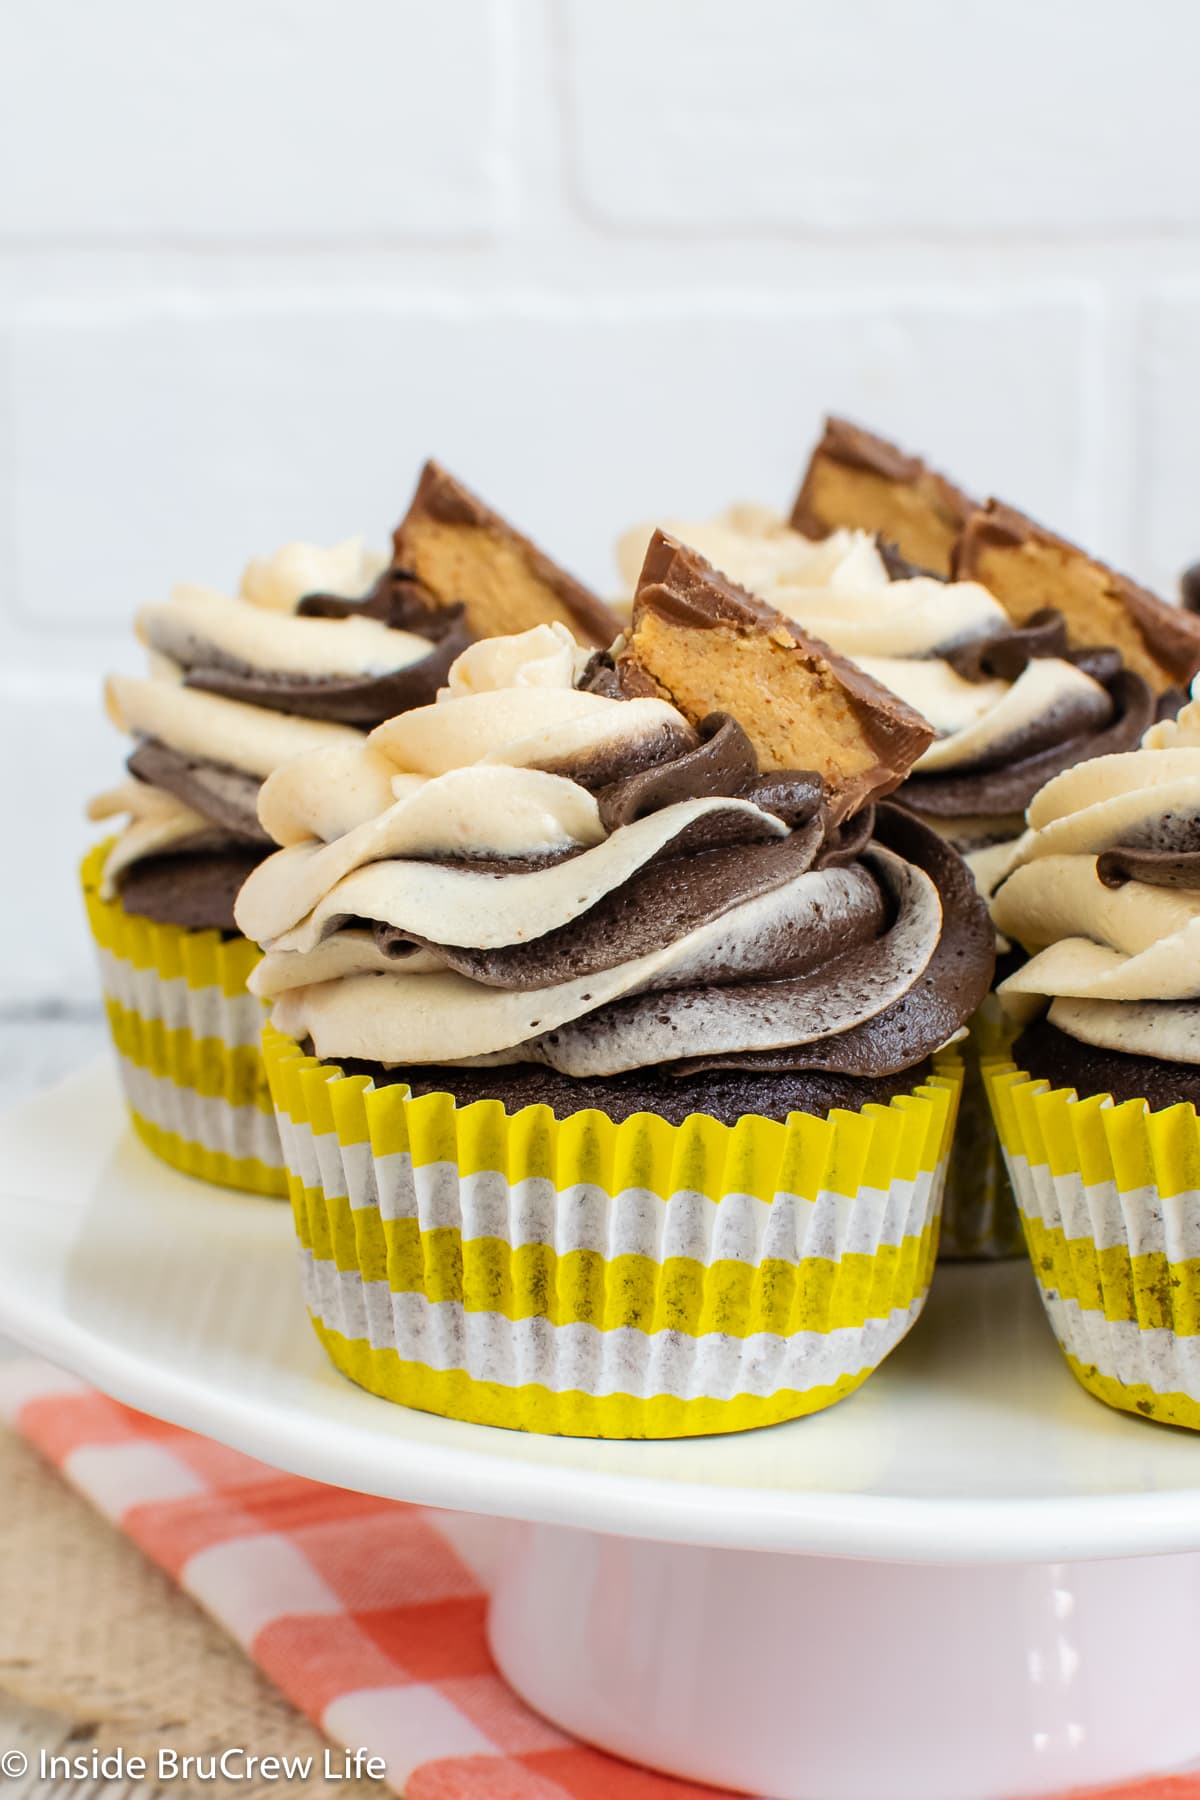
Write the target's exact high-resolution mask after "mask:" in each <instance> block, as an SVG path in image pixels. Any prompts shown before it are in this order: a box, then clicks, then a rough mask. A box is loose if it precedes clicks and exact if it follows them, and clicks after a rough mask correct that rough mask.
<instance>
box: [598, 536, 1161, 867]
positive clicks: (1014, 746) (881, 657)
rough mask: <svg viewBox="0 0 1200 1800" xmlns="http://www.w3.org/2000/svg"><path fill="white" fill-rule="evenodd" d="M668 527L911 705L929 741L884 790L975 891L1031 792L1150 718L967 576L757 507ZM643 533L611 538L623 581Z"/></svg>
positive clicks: (1098, 665)
mask: <svg viewBox="0 0 1200 1800" xmlns="http://www.w3.org/2000/svg"><path fill="white" fill-rule="evenodd" d="M669 529H670V530H671V531H672V532H673V533H674V534H676V535H677V536H680V537H681V538H683V540H684V541H685V542H687V543H689V544H691V545H693V546H694V547H695V548H696V549H698V550H699V551H700V552H701V553H702V554H703V555H704V556H706V557H707V558H708V559H709V560H710V561H712V562H715V563H716V565H717V566H718V567H719V568H721V569H722V570H723V572H724V573H725V574H726V575H728V576H729V577H730V578H731V579H733V580H735V581H738V582H740V583H741V584H742V585H743V586H746V587H749V588H751V589H752V590H753V591H754V592H756V593H757V594H759V595H760V596H761V597H762V598H763V599H765V600H768V601H769V602H770V603H771V605H773V606H775V607H777V608H778V609H779V611H780V612H782V613H784V614H786V615H787V616H788V617H789V618H792V619H795V620H796V622H797V623H798V624H799V625H801V626H802V627H803V629H804V630H805V631H807V632H810V633H811V634H812V635H814V636H815V637H818V638H821V639H823V640H824V641H825V642H826V643H828V644H830V645H832V647H833V648H834V649H835V650H837V651H840V652H841V653H842V654H843V655H846V656H850V657H853V658H854V660H855V661H856V662H857V663H858V664H859V666H860V667H861V668H863V669H865V670H866V671H867V673H868V674H870V675H872V676H874V677H875V679H876V680H878V681H880V682H882V683H883V685H884V686H885V687H887V688H890V689H891V691H892V692H893V693H895V694H898V695H899V696H900V697H901V698H902V699H903V700H906V701H907V702H908V704H909V705H910V706H912V707H914V708H915V709H916V711H917V712H919V713H921V714H923V715H924V717H925V718H926V719H927V720H928V721H929V723H930V724H931V725H932V726H933V728H934V731H935V734H936V735H935V738H934V741H933V743H932V744H930V746H929V748H928V749H927V750H926V751H925V753H924V754H923V755H922V756H921V758H920V759H919V761H918V762H917V764H916V766H915V767H914V769H913V771H912V772H911V774H910V775H909V777H908V779H907V781H906V782H905V784H904V786H903V788H902V789H901V791H900V793H899V795H898V796H897V799H898V801H899V803H900V804H901V805H904V806H906V807H908V808H910V809H911V810H913V811H915V812H917V813H919V814H920V815H921V816H922V817H923V818H925V819H927V820H928V821H929V822H930V823H931V824H933V825H935V827H936V828H937V829H938V830H939V831H940V832H942V834H943V835H944V836H946V837H948V838H949V839H950V841H951V842H953V843H954V844H956V845H957V847H958V848H959V849H960V850H962V851H963V852H964V853H965V854H966V855H967V858H968V861H969V862H970V863H971V864H972V867H973V868H974V869H975V872H976V876H977V878H978V879H979V881H980V885H981V886H982V887H984V889H985V890H986V889H987V888H989V887H990V886H991V885H992V884H993V882H994V881H995V880H996V879H998V878H999V876H1000V875H1001V874H1002V872H1003V870H1004V867H1005V866H1006V860H1007V851H1006V846H1007V845H1008V844H1009V843H1011V841H1012V840H1013V839H1015V838H1016V837H1017V836H1018V835H1019V833H1020V830H1021V825H1022V815H1023V813H1024V810H1025V807H1026V806H1027V805H1028V803H1029V801H1030V800H1031V799H1032V798H1033V796H1034V794H1035V793H1036V792H1037V791H1038V789H1039V788H1040V787H1042V786H1043V785H1044V783H1045V782H1046V781H1048V780H1049V779H1050V778H1051V777H1052V776H1053V775H1055V774H1057V773H1058V772H1059V771H1060V770H1061V769H1064V768H1068V767H1070V766H1071V765H1072V764H1074V763H1076V762H1078V761H1080V760H1082V759H1083V758H1084V757H1088V756H1098V755H1104V754H1107V753H1109V752H1114V751H1119V750H1125V749H1129V748H1131V747H1132V746H1134V745H1135V744H1136V743H1137V742H1138V740H1139V738H1140V736H1141V734H1142V732H1143V731H1144V730H1145V729H1146V727H1147V726H1148V725H1149V724H1150V722H1151V720H1152V718H1153V717H1154V701H1153V697H1152V695H1151V693H1150V689H1149V687H1148V686H1147V684H1146V683H1145V682H1144V681H1143V680H1142V679H1141V677H1140V676H1137V675H1133V674H1131V673H1130V672H1129V671H1127V670H1124V669H1122V667H1121V662H1120V657H1119V656H1118V655H1116V653H1115V652H1111V651H1088V650H1084V651H1078V650H1073V649H1071V648H1070V647H1069V646H1068V643H1067V635H1066V629H1065V625H1064V623H1063V621H1062V619H1061V618H1060V617H1058V615H1056V614H1054V613H1053V612H1052V611H1050V610H1047V611H1044V612H1042V613H1040V614H1038V615H1036V616H1035V618H1034V619H1032V620H1030V621H1029V622H1027V624H1026V625H1024V626H1021V627H1016V626H1014V625H1013V624H1012V623H1011V622H1010V620H1009V618H1008V615H1007V613H1006V612H1005V611H1004V608H1003V607H1002V606H1001V605H1000V604H999V602H998V601H997V600H995V599H994V598H993V596H992V595H991V594H990V593H989V592H988V591H987V589H986V588H985V587H982V586H981V585H980V584H979V583H978V582H975V581H945V580H942V579H940V578H939V577H936V576H933V575H930V574H928V573H926V572H924V571H922V570H919V569H917V568H915V567H913V566H912V565H910V564H907V563H905V562H904V561H903V560H902V559H901V558H899V557H898V556H896V555H895V553H894V552H892V551H890V550H889V549H888V548H887V547H886V546H881V545H880V544H879V543H878V542H877V541H876V539H875V538H874V537H873V536H871V535H870V534H868V533H866V532H862V531H850V530H838V531H835V532H833V533H831V534H830V536H829V537H827V538H824V539H821V540H820V541H812V540H809V539H807V538H805V537H803V536H801V534H800V533H799V532H796V531H794V530H792V529H791V528H790V527H789V526H788V525H786V524H785V523H784V521H783V520H782V518H780V517H779V516H777V515H775V514H773V513H771V512H770V511H769V510H768V509H766V508H764V507H746V506H742V507H734V508H732V509H730V510H729V511H728V512H727V513H725V514H723V515H722V516H721V517H720V518H718V519H716V520H713V521H711V522H709V523H706V524H692V523H687V524H673V525H671V526H670V527H669ZM646 535H647V534H646V531H645V530H644V529H642V528H638V529H637V530H636V531H633V532H630V533H629V534H627V536H626V537H625V538H623V539H622V540H621V544H620V545H619V547H618V560H619V562H620V564H621V568H622V573H623V575H624V576H625V577H626V579H628V576H629V573H630V571H631V570H632V569H633V568H634V565H635V562H636V558H637V555H638V552H639V549H640V548H641V546H642V545H643V543H644V541H645V538H646Z"/></svg>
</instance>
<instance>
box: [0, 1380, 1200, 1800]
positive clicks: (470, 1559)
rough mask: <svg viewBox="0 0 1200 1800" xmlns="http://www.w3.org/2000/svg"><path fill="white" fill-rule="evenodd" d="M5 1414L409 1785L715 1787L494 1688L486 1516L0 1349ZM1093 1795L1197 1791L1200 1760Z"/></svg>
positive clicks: (470, 1793) (470, 1794)
mask: <svg viewBox="0 0 1200 1800" xmlns="http://www.w3.org/2000/svg"><path fill="white" fill-rule="evenodd" d="M0 1418H3V1419H7V1420H8V1421H9V1422H10V1423H11V1424H13V1425H14V1426H15V1427H16V1428H17V1430H18V1431H20V1432H21V1433H22V1434H23V1435H24V1436H25V1437H26V1438H27V1439H28V1440H29V1442H30V1443H31V1444H34V1445H35V1446H36V1447H37V1448H38V1449H39V1450H40V1451H41V1452H42V1454H43V1455H44V1456H46V1457H47V1458H48V1459H49V1461H50V1462H52V1463H53V1464H54V1466H55V1468H57V1469H59V1470H60V1471H61V1472H62V1474H63V1475H64V1476H65V1477H66V1479H67V1480H68V1481H69V1482H70V1483H71V1484H72V1486H74V1487H76V1488H78V1489H79V1491H80V1492H81V1493H82V1494H84V1495H85V1496H86V1498H87V1499H89V1500H90V1501H91V1502H92V1503H93V1505H95V1506H96V1507H97V1508H98V1509H99V1510H100V1511H101V1512H102V1513H104V1514H105V1516H106V1517H107V1518H109V1519H111V1520H112V1521H113V1523H114V1524H116V1525H118V1526H120V1528H121V1530H122V1531H124V1532H126V1533H127V1534H128V1535H129V1537H131V1538H132V1539H133V1541H134V1543H136V1544H137V1545H138V1546H139V1547H140V1548H141V1549H142V1550H143V1551H144V1552H145V1554H146V1555H147V1556H149V1557H150V1558H151V1559H152V1560H153V1561H154V1562H156V1563H158V1564H159V1565H160V1567H162V1568H163V1569H165V1570H166V1571H167V1573H168V1574H169V1575H170V1576H171V1577H172V1578H173V1579H174V1580H175V1581H177V1582H178V1583H179V1585H180V1586H181V1587H182V1588H183V1589H185V1591H186V1592H187V1593H189V1594H190V1595H191V1596H192V1598H193V1599H194V1600H196V1601H198V1602H199V1604H200V1605H201V1606H202V1607H204V1609H205V1610H206V1611H207V1612H209V1613H210V1614H211V1615H212V1617H213V1618H214V1619H216V1620H217V1622H218V1623H219V1624H220V1625H222V1626H224V1628H225V1629H226V1630H227V1631H228V1632H229V1633H230V1635H231V1636H232V1637H234V1638H236V1639H237V1641H238V1643H239V1644H241V1645H242V1647H243V1649H244V1650H245V1651H246V1652H247V1654H248V1655H249V1656H251V1657H253V1659H254V1661H255V1662H256V1663H257V1664H258V1666H259V1667H260V1668H261V1669H262V1670H263V1671H264V1672H265V1673H266V1674H267V1675H269V1676H270V1677H271V1679H272V1680H273V1681H274V1682H275V1684H276V1685H277V1686H278V1687H279V1688H280V1689H281V1690H282V1692H283V1693H285V1694H286V1695H287V1696H288V1698H289V1699H290V1700H291V1701H292V1702H293V1703H294V1704H295V1705H296V1706H298V1707H299V1708H300V1710H301V1711H302V1712H304V1713H306V1714H307V1715H308V1717H309V1718H310V1719H312V1720H313V1722H314V1723H315V1724H316V1725H317V1726H319V1727H320V1729H321V1730H322V1731H324V1732H325V1734H326V1736H328V1737H329V1738H331V1739H332V1740H333V1741H334V1742H335V1743H336V1744H340V1745H343V1746H346V1747H347V1748H349V1749H358V1748H359V1747H362V1748H364V1749H366V1750H368V1751H370V1753H371V1754H372V1755H375V1756H379V1757H382V1758H383V1760H384V1762H385V1764H386V1767H387V1771H388V1775H387V1779H388V1784H389V1786H391V1787H392V1788H394V1789H395V1791H396V1792H397V1793H400V1794H403V1795H404V1796H405V1800H720V1797H719V1793H718V1790H716V1789H714V1788H708V1787H697V1786H696V1785H694V1784H693V1783H691V1782H686V1781H676V1780H674V1779H672V1778H671V1777H669V1776H665V1775H653V1774H650V1773H649V1772H648V1771H646V1770H642V1769H636V1768H634V1767H632V1766H631V1765H630V1764H628V1763H624V1762H620V1761H618V1760H616V1759H615V1758H613V1757H609V1756H605V1755H603V1754H601V1752H599V1751H597V1750H589V1749H587V1748H585V1747H584V1746H583V1745H582V1744H579V1743H576V1742H575V1740H574V1739H572V1738H568V1737H566V1736H564V1734H563V1733H562V1732H560V1731H556V1730H555V1728H554V1727H553V1726H552V1725H549V1724H547V1723H546V1721H545V1720H544V1719H540V1718H539V1717H538V1716H537V1714H536V1713H532V1712H530V1710H529V1708H528V1707H526V1706H524V1705H523V1704H522V1703H521V1701H520V1700H518V1699H517V1697H516V1695H515V1694H514V1693H513V1692H512V1691H511V1689H510V1688H508V1687H507V1686H506V1685H505V1683H504V1681H503V1680H502V1679H501V1677H500V1675H499V1674H498V1673H497V1671H496V1667H495V1664H494V1663H493V1662H492V1659H491V1656H490V1654H489V1652H488V1647H487V1641H486V1638H485V1635H484V1613H485V1608H486V1605H487V1594H486V1589H485V1587H484V1585H483V1581H482V1579H481V1577H480V1575H479V1574H477V1573H475V1572H474V1570H476V1569H478V1568H479V1567H480V1557H479V1555H478V1550H479V1548H480V1545H481V1544H482V1543H483V1542H484V1540H483V1538H481V1537H480V1535H479V1534H480V1533H481V1532H483V1533H486V1531H487V1529H488V1528H487V1526H486V1525H485V1524H484V1522H483V1521H478V1520H470V1521H464V1520H463V1519H462V1518H461V1517H459V1516H457V1515H454V1514H451V1513H443V1512H435V1511H433V1510H431V1509H430V1508H428V1507H420V1506H405V1505H402V1504H401V1503H400V1502H398V1501H395V1500H379V1499H374V1498H372V1497H371V1496H370V1495H367V1494H353V1493H349V1492H347V1491H346V1490H345V1489H342V1488H333V1487H325V1486H323V1485H322V1484H321V1483H319V1482H315V1481H306V1480H304V1479H303V1478H302V1477H300V1476H298V1475H284V1474H281V1473H280V1471H279V1470H278V1469H271V1468H268V1467H267V1466H266V1465H265V1464H264V1463H259V1462H255V1461H254V1460H253V1458H252V1457H249V1456H243V1455H241V1454H240V1452H238V1451H236V1450H228V1449H226V1448H225V1447H224V1446H223V1445H221V1444H217V1443H214V1442H213V1441H212V1440H211V1439H209V1438H202V1437H197V1436H195V1435H194V1433H192V1432H189V1431H182V1430H180V1429H179V1428H178V1427H177V1426H174V1425H165V1424H163V1423H162V1422H161V1421H159V1420H156V1419H151V1418H148V1417H146V1416H145V1415H144V1414H143V1413H137V1412H133V1411H131V1410H130V1408H129V1407H126V1406H121V1405H120V1404H118V1402H117V1401H115V1400H109V1399H107V1398H106V1397H105V1396H104V1395H103V1394H98V1393H97V1392H96V1391H95V1390H94V1389H92V1388H89V1387H87V1386H85V1385H84V1383H82V1382H80V1381H77V1380H76V1379H75V1378H74V1377H73V1376H70V1375H66V1374H63V1373H62V1372H61V1371H60V1370H57V1369H53V1368H51V1367H50V1366H49V1365H48V1364H46V1363H41V1362H0ZM251 1748H253V1746H251ZM272 1748H274V1746H272ZM1106 1796H1107V1800H1118V1797H1119V1800H1200V1774H1196V1775H1183V1776H1175V1777H1168V1778H1167V1779H1165V1780H1156V1781H1150V1782H1142V1783H1137V1784H1135V1785H1133V1786H1129V1785H1125V1786H1122V1787H1120V1788H1116V1789H1109V1790H1106ZM1076 1800H1085V1797H1084V1796H1082V1795H1080V1796H1077V1797H1076ZM1089 1800H1100V1796H1099V1795H1092V1796H1090V1797H1089Z"/></svg>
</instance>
